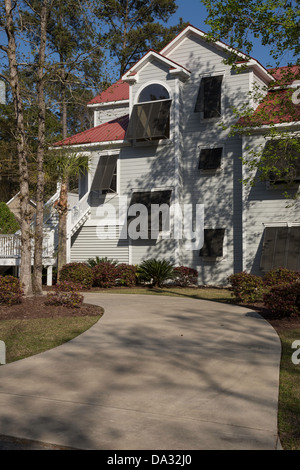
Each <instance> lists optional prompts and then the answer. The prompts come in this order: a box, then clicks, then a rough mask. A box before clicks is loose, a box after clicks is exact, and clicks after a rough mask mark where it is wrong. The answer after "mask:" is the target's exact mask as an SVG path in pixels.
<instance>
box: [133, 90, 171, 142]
mask: <svg viewBox="0 0 300 470" xmlns="http://www.w3.org/2000/svg"><path fill="white" fill-rule="evenodd" d="M171 103H172V100H171V98H170V95H169V92H168V90H167V89H166V88H165V87H164V86H163V85H161V84H159V83H152V84H150V85H148V86H146V87H145V88H143V89H142V91H141V93H140V95H139V98H138V102H137V104H135V105H134V106H133V108H132V112H131V116H130V120H129V124H128V128H127V132H126V136H125V139H126V140H131V141H133V140H135V141H152V140H160V139H169V136H170V109H171Z"/></svg>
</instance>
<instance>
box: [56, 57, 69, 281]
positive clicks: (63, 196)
mask: <svg viewBox="0 0 300 470" xmlns="http://www.w3.org/2000/svg"><path fill="white" fill-rule="evenodd" d="M60 61H61V63H63V57H62V56H60ZM61 80H62V84H61V124H62V138H63V140H64V139H66V138H67V135H68V130H67V115H68V110H67V100H66V73H65V70H64V68H62V71H61ZM68 186H69V182H68V178H67V176H62V180H61V187H60V195H59V200H58V203H57V204H56V209H57V211H58V215H59V221H58V250H57V280H59V273H60V270H61V268H62V267H63V265H64V264H66V262H67V236H68V234H67V222H68Z"/></svg>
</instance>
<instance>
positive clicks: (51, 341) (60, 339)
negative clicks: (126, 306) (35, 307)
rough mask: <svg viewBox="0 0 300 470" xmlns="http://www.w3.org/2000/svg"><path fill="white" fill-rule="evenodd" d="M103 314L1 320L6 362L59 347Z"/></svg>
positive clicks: (91, 324) (0, 334) (0, 326)
mask: <svg viewBox="0 0 300 470" xmlns="http://www.w3.org/2000/svg"><path fill="white" fill-rule="evenodd" d="M99 318H100V316H93V317H62V318H37V319H30V320H1V321H0V338H1V340H2V341H4V342H5V345H6V362H7V363H10V362H14V361H18V360H20V359H24V358H25V357H29V356H33V355H35V354H39V353H41V352H44V351H47V350H48V349H52V348H55V347H56V346H59V345H61V344H63V343H66V342H67V341H70V340H71V339H73V338H75V337H76V336H78V335H80V334H81V333H83V332H84V331H86V330H87V329H89V328H90V327H91V326H93V325H94V324H95V323H96V322H97V321H98V320H99Z"/></svg>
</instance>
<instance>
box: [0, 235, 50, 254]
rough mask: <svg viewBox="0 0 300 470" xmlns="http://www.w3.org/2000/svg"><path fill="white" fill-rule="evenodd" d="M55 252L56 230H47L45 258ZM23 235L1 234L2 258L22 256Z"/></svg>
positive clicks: (44, 242)
mask: <svg viewBox="0 0 300 470" xmlns="http://www.w3.org/2000/svg"><path fill="white" fill-rule="evenodd" d="M31 252H32V256H33V253H34V240H32V242H31ZM53 253H54V232H53V230H47V231H46V230H45V232H44V238H43V258H44V259H45V258H52V257H53ZM20 256H21V237H20V235H15V234H14V235H0V259H1V258H2V259H3V258H5V259H6V258H20Z"/></svg>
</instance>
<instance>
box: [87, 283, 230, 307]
mask: <svg viewBox="0 0 300 470" xmlns="http://www.w3.org/2000/svg"><path fill="white" fill-rule="evenodd" d="M93 292H101V293H106V294H143V295H167V296H172V297H183V298H184V297H189V298H192V299H199V300H200V299H202V300H213V301H214V302H225V303H228V302H229V303H230V302H232V297H231V293H230V291H229V290H228V289H222V288H214V287H203V288H202V287H199V288H195V287H166V288H163V287H161V288H154V287H119V288H117V287H116V288H113V289H100V288H99V289H96V290H93Z"/></svg>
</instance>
